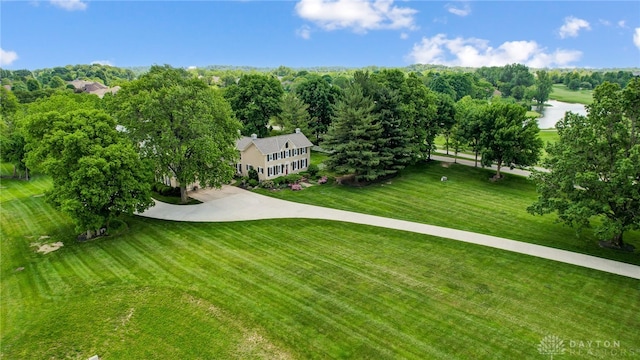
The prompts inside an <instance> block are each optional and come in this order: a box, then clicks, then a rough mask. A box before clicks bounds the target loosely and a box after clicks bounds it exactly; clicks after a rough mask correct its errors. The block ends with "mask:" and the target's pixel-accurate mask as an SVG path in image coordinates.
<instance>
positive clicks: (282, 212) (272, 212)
mask: <svg viewBox="0 0 640 360" xmlns="http://www.w3.org/2000/svg"><path fill="white" fill-rule="evenodd" d="M285 191H288V190H285ZM189 195H190V196H191V197H193V198H196V199H198V200H200V201H203V203H202V204H197V205H171V204H166V203H162V202H156V205H155V206H154V207H152V208H150V209H149V210H147V211H145V212H144V213H142V214H140V215H141V216H145V217H149V218H155V219H163V220H173V221H187V222H230V221H249V220H266V219H284V218H304V219H323V220H333V221H342V222H349V223H356V224H364V225H371V226H377V227H384V228H389V229H395V230H403V231H410V232H414V233H419V234H425V235H432V236H438V237H442V238H446V239H452V240H458V241H464V242H467V243H472V244H477V245H484V246H489V247H493V248H496V249H501V250H507V251H512V252H516V253H520V254H526V255H531V256H536V257H540V258H544V259H549V260H555V261H559V262H563V263H567V264H573V265H578V266H582V267H586V268H590V269H595V270H600V271H605V272H609V273H612V274H618V275H622V276H627V277H631V278H635V279H640V266H637V265H632V264H626V263H622V262H618V261H613V260H608V259H603V258H599V257H595V256H590V255H584V254H579V253H574V252H571V251H566V250H559V249H554V248H550V247H546V246H540V245H535V244H530V243H525V242H520V241H514V240H510V239H505V238H500V237H495V236H489V235H484V234H478V233H473V232H469V231H462V230H456V229H450V228H445V227H440V226H433V225H427V224H420V223H415V222H410V221H404V220H397V219H390V218H385V217H380V216H373V215H367V214H361V213H356V212H351V211H343V210H336V209H330V208H324V207H320V206H313V205H305V204H299V203H294V202H291V201H285V200H279V199H275V198H271V197H268V196H264V195H260V194H256V193H253V192H250V191H246V190H243V189H240V188H237V187H234V186H223V187H222V189H220V190H214V189H202V190H198V191H197V192H192V193H190V194H189Z"/></svg>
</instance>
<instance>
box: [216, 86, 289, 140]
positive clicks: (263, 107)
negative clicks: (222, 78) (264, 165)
mask: <svg viewBox="0 0 640 360" xmlns="http://www.w3.org/2000/svg"><path fill="white" fill-rule="evenodd" d="M283 93H284V91H283V90H282V85H281V84H280V81H278V79H276V78H275V77H273V76H270V75H260V74H249V75H242V76H241V77H240V81H238V84H237V85H231V86H229V87H228V88H226V89H225V93H224V96H225V98H226V99H227V100H228V101H229V103H230V104H231V108H232V109H233V111H234V112H235V115H236V118H237V119H238V120H240V122H241V123H242V124H243V129H242V133H243V134H244V135H246V136H250V135H251V134H256V135H258V137H265V136H267V135H268V134H269V129H268V127H267V126H268V125H269V119H271V117H274V116H278V115H279V114H280V112H281V111H282V107H281V100H282V95H283Z"/></svg>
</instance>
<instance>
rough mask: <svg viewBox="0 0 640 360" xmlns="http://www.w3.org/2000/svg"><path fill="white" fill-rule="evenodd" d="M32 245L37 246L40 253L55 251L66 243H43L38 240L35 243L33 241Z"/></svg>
mask: <svg viewBox="0 0 640 360" xmlns="http://www.w3.org/2000/svg"><path fill="white" fill-rule="evenodd" d="M31 246H37V247H38V249H37V250H36V251H37V252H39V253H43V254H48V253H50V252H54V251H56V250H58V249H60V248H61V247H63V246H64V244H63V243H62V241H58V242H55V243H51V244H41V243H38V242H34V243H31Z"/></svg>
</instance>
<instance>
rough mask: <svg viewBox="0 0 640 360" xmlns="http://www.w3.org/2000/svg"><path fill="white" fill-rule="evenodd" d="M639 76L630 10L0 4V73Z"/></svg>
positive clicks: (634, 7)
mask: <svg viewBox="0 0 640 360" xmlns="http://www.w3.org/2000/svg"><path fill="white" fill-rule="evenodd" d="M90 63H100V64H108V65H113V66H119V67H130V66H149V65H154V64H159V65H162V64H169V65H172V66H174V67H185V68H186V67H191V66H196V67H201V66H207V65H234V66H252V67H278V66H280V65H284V66H288V67H292V68H304V67H315V66H344V67H365V66H380V67H404V66H407V65H411V64H416V63H421V64H441V65H447V66H465V67H481V66H502V65H505V64H512V63H520V64H525V65H527V66H529V67H532V68H628V67H640V1H623V2H615V1H407V0H395V1H394V0H297V1H293V0H292V1H257V0H256V1H246V0H240V1H213V0H209V1H206V0H205V1H144V0H143V1H108V0H103V1H98V0H22V1H21V0H13V1H12V0H0V67H2V68H4V69H12V70H17V69H30V70H35V69H41V68H50V67H55V66H64V65H75V64H90Z"/></svg>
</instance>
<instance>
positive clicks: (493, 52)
mask: <svg viewBox="0 0 640 360" xmlns="http://www.w3.org/2000/svg"><path fill="white" fill-rule="evenodd" d="M581 56H582V53H581V52H580V51H576V50H563V49H558V50H556V51H554V52H552V53H548V52H547V50H546V49H545V48H542V47H540V45H538V43H536V42H535V41H507V42H505V43H503V44H502V45H500V46H498V47H497V48H494V47H491V46H490V45H489V41H487V40H483V39H476V38H466V39H465V38H461V37H458V38H455V39H449V38H448V37H447V36H446V35H445V34H438V35H435V36H433V37H431V38H427V37H423V38H422V41H421V42H419V43H416V44H414V46H413V49H412V50H411V52H410V53H409V54H408V55H407V57H406V58H407V60H408V61H409V62H411V63H420V64H440V65H446V66H464V67H474V68H475V67H481V66H503V65H506V64H513V63H520V64H525V65H527V66H529V67H533V68H545V67H553V66H566V65H568V64H570V63H571V62H574V61H577V60H578V59H580V57H581Z"/></svg>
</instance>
